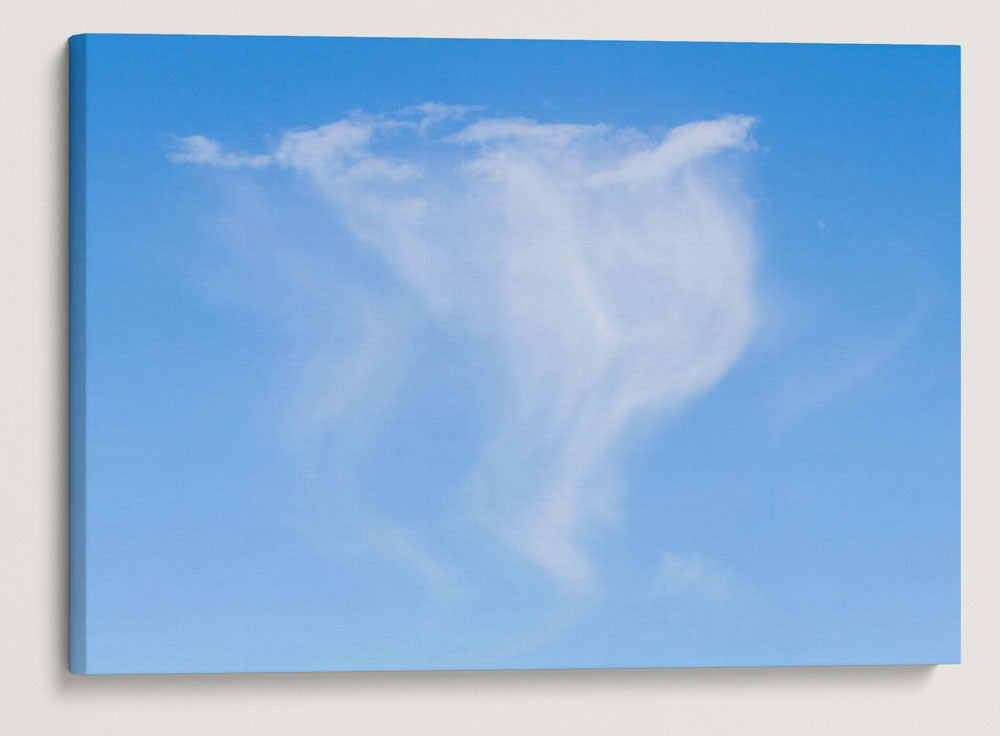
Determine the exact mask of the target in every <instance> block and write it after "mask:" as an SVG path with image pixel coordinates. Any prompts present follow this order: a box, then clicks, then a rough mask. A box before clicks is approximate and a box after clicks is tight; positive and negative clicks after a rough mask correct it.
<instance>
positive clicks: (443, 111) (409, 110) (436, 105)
mask: <svg viewBox="0 0 1000 736" xmlns="http://www.w3.org/2000/svg"><path fill="white" fill-rule="evenodd" d="M483 109H485V106H484V105H445V104H443V103H441V102H424V103H422V104H420V105H413V106H412V107H405V108H403V109H402V110H400V111H399V114H400V115H402V116H403V117H418V118H420V122H418V123H417V128H418V129H419V130H420V132H421V133H425V132H427V129H428V128H430V127H431V126H432V125H437V124H438V123H443V122H447V121H450V120H461V119H462V118H464V117H466V116H467V115H469V114H470V113H473V112H478V111H479V110H483Z"/></svg>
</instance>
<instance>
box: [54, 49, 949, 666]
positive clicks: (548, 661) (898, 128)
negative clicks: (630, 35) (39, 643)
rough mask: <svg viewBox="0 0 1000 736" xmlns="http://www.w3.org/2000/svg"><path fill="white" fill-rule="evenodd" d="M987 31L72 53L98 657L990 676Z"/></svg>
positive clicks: (79, 478) (73, 465) (75, 619)
mask: <svg viewBox="0 0 1000 736" xmlns="http://www.w3.org/2000/svg"><path fill="white" fill-rule="evenodd" d="M959 61H960V53H959V49H958V47H953V46H876V45H812V44H737V43H718V44H713V43H654V42H605V41H601V42H597V41H594V42H590V41H517V40H448V39H379V38H293V37H280V38H279V37H236V36H232V37H226V36H139V35H136V36H131V35H83V36H74V37H73V38H72V39H71V40H70V102H69V107H70V109H69V113H70V136H71V140H70V188H71V191H70V208H71V211H70V231H71V232H70V271H71V273H70V332H71V334H70V382H71V386H70V433H71V437H70V475H71V479H70V484H71V488H70V494H71V500H70V515H71V519H70V525H71V530H70V554H71V562H70V575H71V581H70V608H71V610H70V619H71V621H70V628H71V632H70V634H71V635H70V650H71V651H70V667H71V669H72V670H73V671H74V672H79V673H98V674H99V673H149V672H241V671H317V670H322V671H327V670H412V669H515V668H545V669H549V668H607V667H614V668H629V667H696V666H764V665H848V664H849V665H857V664H934V663H951V662H957V661H958V659H959V651H960V605H959V600H960V574H959V569H960V554H959V552H960V524H959V520H960V418H961V417H960V363H961V361H960V236H961V220H960V120H959V102H960V88H959Z"/></svg>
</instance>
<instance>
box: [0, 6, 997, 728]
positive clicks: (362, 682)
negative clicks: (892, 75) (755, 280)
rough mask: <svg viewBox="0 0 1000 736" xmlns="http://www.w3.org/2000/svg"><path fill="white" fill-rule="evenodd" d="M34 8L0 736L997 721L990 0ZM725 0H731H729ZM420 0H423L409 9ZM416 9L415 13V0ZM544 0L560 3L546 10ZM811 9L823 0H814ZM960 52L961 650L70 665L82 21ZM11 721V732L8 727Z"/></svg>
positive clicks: (9, 150)
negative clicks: (906, 662) (71, 201)
mask: <svg viewBox="0 0 1000 736" xmlns="http://www.w3.org/2000/svg"><path fill="white" fill-rule="evenodd" d="M731 2H732V0H730V2H725V1H720V0H698V2H692V3H683V4H682V3H673V4H672V5H673V6H676V7H672V6H670V5H668V3H666V2H638V1H636V0H615V1H614V2H606V1H605V2H598V1H597V0H586V2H580V1H578V2H576V3H573V2H564V3H560V4H556V3H551V2H544V0H505V1H504V0H485V1H484V2H481V3H478V4H477V3H475V2H474V0H468V1H467V2H459V1H458V0H433V1H432V2H430V3H427V2H424V3H416V2H415V3H407V2H403V1H402V0H398V1H393V0H364V1H363V2H350V3H340V4H338V3H337V2H334V1H333V0H326V1H322V0H281V1H280V2H273V3H268V4H265V3H263V2H259V3H256V4H254V3H252V2H251V0H223V1H221V2H210V1H209V0H167V1H166V2H161V3H148V4H142V3H137V2H126V1H119V2H115V1H113V0H89V1H80V2H70V1H68V0H67V1H61V0H36V2H34V3H28V2H22V3H18V4H17V5H16V6H14V5H8V6H7V7H6V8H5V9H4V10H3V12H2V13H0V18H2V23H3V26H4V30H5V33H4V34H3V37H2V40H0V54H2V57H3V64H2V65H0V75H2V83H0V100H2V103H0V110H2V114H0V130H2V133H3V135H2V136H0V146H2V154H0V162H2V163H0V177H2V178H0V181H2V184H3V189H2V190H0V193H2V195H3V199H2V202H3V206H2V209H0V212H2V219H0V232H2V234H3V237H2V239H0V249H2V253H3V257H2V261H0V263H2V268H0V350H2V355H3V357H2V359H0V386H2V400H0V473H2V476H0V477H2V478H3V484H2V486H0V488H2V495H0V499H2V503H0V552H2V554H0V581H2V583H3V585H2V590H3V593H2V595H3V596H5V599H4V600H3V601H2V605H0V622H2V628H0V685H2V689H0V729H3V730H4V731H5V732H6V733H15V734H20V733H25V734H34V733H49V732H51V733H67V734H91V733H102V734H118V733H123V734H159V733H169V734H173V733H202V732H213V733H219V732H221V733H235V732H244V733H245V732H250V733H253V732H260V733H264V732H280V733H298V732H300V731H310V730H320V729H322V730H323V731H325V732H329V733H338V734H341V733H359V732H366V733H396V732H401V733H447V732H456V733H465V732H475V733H483V734H491V733H504V734H511V733H514V734H520V733H542V732H546V731H549V730H555V731H556V732H559V733H562V732H577V733H605V732H607V733H619V732H620V733H644V732H649V733H665V732H670V731H674V732H677V733H683V734H700V733H746V732H751V733H757V732H759V733H777V734H786V733H787V734H800V733H805V734H835V733H836V734H840V733H851V734H866V733H907V734H911V733H912V734H921V733H927V734H950V733H957V734H965V733H991V732H994V731H993V729H1000V707H998V702H1000V697H998V693H997V689H998V687H1000V666H998V657H1000V646H998V645H1000V634H998V633H997V627H998V626H1000V622H998V620H1000V605H998V599H1000V595H998V591H1000V585H998V581H1000V574H998V569H1000V542H998V535H997V533H996V532H995V526H996V523H997V520H998V513H997V512H998V509H1000V503H998V495H1000V494H998V493H997V488H998V485H1000V484H998V478H1000V473H998V470H1000V463H998V457H1000V441H998V440H997V439H995V436H996V423H995V422H994V421H991V417H995V416H997V415H998V411H1000V406H998V403H1000V402H998V391H997V383H996V380H995V376H997V375H1000V370H998V368H1000V366H998V361H997V358H998V356H1000V347H998V346H997V345H998V335H1000V329H998V327H997V322H998V318H997V315H1000V311H998V306H1000V304H998V298H997V294H998V292H1000V289H998V288H997V287H996V285H995V282H996V281H997V279H998V276H1000V268H998V267H1000V257H998V255H997V250H998V247H1000V236H998V233H997V228H996V226H995V222H996V219H997V218H996V211H997V209H998V205H997V200H998V199H1000V187H998V184H997V182H998V179H997V171H998V170H1000V160H998V146H997V138H998V135H997V131H998V126H997V120H998V115H997V113H998V111H1000V105H998V103H997V99H995V98H996V97H998V96H1000V83H998V75H1000V68H998V64H997V60H998V56H1000V54H998V52H997V46H998V41H997V38H998V36H997V27H998V26H997V21H998V20H1000V17H997V16H996V14H995V13H993V12H992V11H990V10H989V9H988V7H989V4H988V3H986V2H982V3H975V2H961V1H957V0H954V1H952V2H944V1H941V0H932V1H931V2H920V3H905V2H885V1H884V0H860V1H859V0H844V1H843V2H839V3H835V4H834V3H831V4H829V5H825V4H824V5H821V4H817V3H807V2H794V1H787V2H783V1H782V0H764V1H763V2H760V1H758V2H754V3H747V4H745V5H742V6H739V7H735V8H731V7H729V6H730V4H731ZM732 4H733V5H735V2H732ZM421 5H422V6H425V7H418V6H421ZM428 5H429V9H428V7H427V6H428ZM560 5H562V6H565V7H560ZM813 6H815V7H813ZM85 31H90V32H94V31H96V32H154V33H180V32H187V33H254V34H268V35H271V34H291V35H406V36H428V35H430V36H477V37H483V36H493V37H497V36H501V37H538V38H613V39H617V38H628V39H657V40H716V41H727V40H728V41H738V40H757V41H846V42H926V43H961V44H962V46H963V50H962V65H963V120H964V123H963V149H964V158H963V169H964V195H963V206H964V228H965V230H964V232H965V238H964V254H963V258H964V269H963V283H964V303H963V312H964V313H963V331H964V332H963V336H964V339H963V343H964V347H963V377H964V391H965V402H964V421H963V427H964V439H963V442H964V448H963V451H964V500H963V504H964V513H963V518H964V531H963V535H964V540H963V550H964V627H963V636H964V645H963V664H961V665H959V666H949V667H939V668H909V667H899V668H862V667H859V668H826V669H824V668H795V669H746V670H738V669H719V670H686V671H685V670H658V671H657V670H650V671H591V672H495V673H425V674H419V673H418V674H393V673H386V674H363V675H358V674H350V675H348V674H344V675H338V674H315V675H313V674H303V675H218V676H169V677H162V676H140V677H106V678H81V677H74V676H71V675H69V674H68V673H67V671H66V667H65V661H66V653H65V649H66V637H65V623H66V614H65V608H66V594H65V582H66V581H65V578H66V569H65V558H66V544H65V536H66V502H65V494H66V489H65V478H66V461H65V449H66V445H65V436H66V426H65V420H66V409H65V405H66V391H65V381H66V349H65V336H66V319H65V314H66V277H65V272H66V245H65V230H66V217H65V211H66V194H65V190H66V172H65V159H66V142H65V138H66V129H65V115H66V112H65V96H66V74H65V65H66V56H65V39H66V38H67V37H68V36H69V35H71V34H73V33H79V32H85ZM5 726H6V728H5Z"/></svg>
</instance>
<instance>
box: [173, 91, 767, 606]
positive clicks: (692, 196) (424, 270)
mask: <svg viewBox="0 0 1000 736" xmlns="http://www.w3.org/2000/svg"><path fill="white" fill-rule="evenodd" d="M415 112H416V113H418V114H422V115H424V116H425V117H424V120H425V121H426V120H431V119H434V120H439V119H445V118H448V119H457V118H459V117H461V116H465V115H467V114H468V113H469V109H468V108H461V109H459V108H450V107H446V106H438V107H435V106H433V105H431V106H423V107H422V108H417V109H416V111H415ZM752 122H753V121H752V119H751V118H747V117H737V116H727V117H724V118H721V119H719V120H710V121H704V122H695V123H690V124H688V125H684V126H681V127H679V128H675V129H674V130H672V131H670V132H669V133H668V134H667V135H666V136H665V137H664V138H663V139H662V140H660V141H649V140H647V139H646V138H645V136H644V135H642V134H640V133H639V132H637V131H634V130H621V129H616V128H614V127H613V126H609V125H576V124H542V123H537V122H535V121H532V120H528V119H522V118H509V119H481V120H477V121H475V122H472V123H471V124H469V125H467V126H466V127H465V128H464V129H462V130H461V131H460V132H458V133H455V134H451V135H449V136H438V137H434V136H433V135H429V134H428V133H427V129H428V126H421V129H420V131H417V132H421V133H422V134H423V135H424V137H423V138H421V143H420V145H419V146H417V147H416V149H415V152H414V153H411V154H408V156H406V157H402V158H398V157H396V156H393V155H389V154H388V153H386V152H385V151H386V149H389V148H392V143H393V142H394V137H396V136H402V135H406V126H405V125H404V126H403V128H402V129H401V128H400V125H401V124H399V123H397V122H396V121H392V120H387V119H383V118H371V117H364V116H361V115H355V116H353V117H351V118H349V119H346V120H341V121H338V122H334V123H331V124H329V125H324V126H322V127H320V128H317V129H315V130H307V131H297V132H292V133H287V134H285V135H284V137H283V138H281V140H280V141H279V143H278V145H277V147H276V148H275V150H274V151H273V152H272V153H270V154H266V155H262V156H256V157H251V156H236V155H235V154H230V153H224V152H223V149H222V146H221V145H220V144H218V143H216V142H214V141H210V140H208V139H204V138H198V137H195V138H197V141H196V142H194V143H190V141H192V139H190V138H189V139H184V140H185V141H188V142H189V143H187V148H186V149H185V151H184V152H182V153H181V154H173V155H172V158H173V160H175V161H187V162H193V163H204V164H209V165H216V166H236V165H245V166H261V165H264V164H263V163H261V162H262V161H266V162H267V163H273V164H277V165H279V166H282V167H286V168H289V169H292V170H296V171H300V172H302V173H303V174H305V175H308V176H309V177H310V178H311V179H312V181H313V182H314V183H315V185H316V186H317V187H318V189H319V190H320V191H321V192H322V193H323V195H324V196H325V198H326V200H327V201H328V202H329V204H330V206H331V207H332V208H333V210H334V212H335V213H336V214H337V216H338V219H339V220H340V221H341V222H342V223H343V225H344V226H345V227H346V228H347V229H348V230H349V231H350V232H351V233H352V234H353V236H354V237H355V238H356V239H357V240H359V241H361V242H363V243H365V244H366V245H367V246H368V247H369V248H371V249H372V251H373V252H375V253H377V254H378V256H379V257H380V259H381V260H382V261H383V262H384V263H385V264H386V266H387V267H388V268H389V269H390V270H391V271H392V273H393V274H394V275H395V277H396V279H397V281H398V283H399V284H402V285H403V286H404V288H405V289H406V290H407V291H408V292H409V298H411V299H412V300H413V301H414V302H415V303H416V304H418V305H420V308H421V309H423V310H424V311H425V312H426V315H427V318H428V319H431V320H433V321H434V322H435V323H436V324H438V325H439V326H440V327H441V328H443V329H447V330H451V331H453V332H454V333H456V334H459V335H464V336H465V337H466V338H467V339H468V340H471V341H474V342H476V343H477V344H479V345H487V346H488V349H489V350H490V351H492V355H493V356H494V358H495V360H496V362H497V364H498V366H499V367H500V372H501V373H502V375H503V376H504V383H503V388H502V390H503V391H504V392H505V394H504V396H503V397H502V400H501V401H500V405H501V406H503V407H504V408H503V410H502V411H501V414H500V416H499V417H497V420H496V424H495V426H494V427H493V430H492V434H491V435H490V437H489V439H488V440H487V441H486V442H485V444H484V446H483V447H482V448H481V452H480V454H479V458H478V460H477V462H476V464H475V467H474V468H472V470H471V472H470V481H469V483H468V486H469V489H468V493H469V499H468V506H469V507H470V508H472V509H474V510H475V513H476V515H477V517H478V519H479V521H480V522H482V523H484V524H485V525H486V526H487V527H488V528H490V529H492V530H493V531H494V532H495V533H496V534H497V535H499V537H500V538H502V539H503V540H504V541H506V543H508V544H509V545H511V546H512V547H513V548H514V549H516V550H518V551H519V552H520V553H522V554H523V555H524V556H526V557H527V558H528V559H530V560H531V561H533V562H534V563H535V564H536V565H538V566H539V567H541V568H542V569H544V570H546V571H547V572H548V573H550V574H551V575H552V576H553V578H554V579H555V580H557V581H558V582H559V583H560V584H561V585H562V586H563V587H564V588H565V589H566V590H571V591H581V590H585V589H587V587H588V586H590V585H591V584H592V582H593V579H594V575H595V566H594V562H593V560H592V559H591V557H590V555H589V554H588V553H587V549H588V541H589V540H590V538H591V537H592V536H593V535H594V534H595V533H597V532H598V531H600V529H601V528H602V526H605V525H607V524H609V523H611V522H613V521H614V520H615V518H616V508H617V504H616V497H617V493H618V486H619V480H620V479H619V477H618V476H619V475H620V473H619V469H618V468H617V467H616V463H615V462H614V453H615V450H616V448H617V446H618V445H619V443H620V442H621V441H622V439H623V437H624V436H625V434H626V432H627V431H628V430H629V428H630V426H631V425H632V424H633V423H634V422H633V420H634V419H635V418H636V417H637V416H638V415H639V414H642V413H648V412H651V411H657V410H660V411H662V410H667V409H671V408H676V407H678V406H680V405H681V404H683V403H684V402H686V401H689V400H691V399H692V398H694V397H696V396H697V395H698V394H700V393H701V392H703V391H705V390H707V389H708V388H709V387H710V386H711V385H712V384H713V383H715V382H716V381H717V380H718V379H719V378H720V377H721V376H722V375H724V374H725V372H726V371H727V370H728V369H729V368H730V367H731V366H732V365H733V363H734V362H735V361H736V360H737V358H738V357H739V355H740V354H741V352H742V351H743V349H744V347H745V346H746V345H747V343H748V341H749V340H750V338H751V336H752V334H753V332H754V329H755V326H756V305H755V298H754V284H753V281H754V278H753V277H754V259H755V248H754V241H753V234H752V227H751V222H750V211H749V205H748V200H747V199H746V197H745V196H744V195H743V194H742V193H741V192H739V191H738V190H733V189H732V188H729V189H727V188H726V187H725V186H723V184H722V183H721V182H720V181H718V180H717V179H716V177H714V176H713V174H712V170H713V169H710V168H709V167H706V166H704V164H705V162H707V161H708V160H709V159H711V158H712V157H713V156H714V155H716V154H718V153H720V152H721V151H724V150H726V149H747V148H749V147H751V146H752V143H751V141H750V140H749V137H748V131H749V128H750V126H751V125H752ZM409 130H410V135H411V136H412V135H414V134H415V133H414V131H413V128H412V126H410V128H409ZM396 150H397V151H398V150H414V148H413V147H412V146H410V148H405V147H403V148H402V149H396ZM358 287H359V288H362V289H363V288H365V285H364V284H360V285H358ZM373 298H377V295H374V296H373ZM359 349H361V350H366V351H368V352H366V353H365V360H366V361H375V362H377V358H376V357H373V356H371V355H370V354H369V353H370V349H371V346H370V345H361V346H359ZM386 358H387V359H395V358H394V356H391V355H390V356H386ZM342 360H344V361H345V365H353V364H354V363H352V359H351V358H350V357H349V356H348V357H343V358H342ZM354 362H355V363H356V362H357V361H354ZM336 373H337V371H335V370H333V371H331V376H333V375H336ZM331 380H332V379H331ZM329 421H330V422H335V421H337V417H336V416H335V415H333V414H331V415H330V417H329ZM408 556H409V557H410V559H411V560H413V559H418V558H419V555H416V554H408ZM431 577H434V575H431Z"/></svg>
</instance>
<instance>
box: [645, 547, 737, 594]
mask: <svg viewBox="0 0 1000 736" xmlns="http://www.w3.org/2000/svg"><path fill="white" fill-rule="evenodd" d="M653 594H654V595H665V596H668V597H694V598H700V599H707V600H711V601H715V602H721V601H725V600H729V599H731V598H732V596H733V582H732V573H731V572H730V571H729V570H728V569H726V568H723V567H720V566H719V565H717V564H716V563H714V562H712V561H710V560H707V559H705V558H704V557H701V556H700V555H678V554H673V553H671V552H667V553H666V554H664V555H663V559H662V560H661V562H660V567H659V570H658V571H657V574H656V576H655V578H654V581H653Z"/></svg>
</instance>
